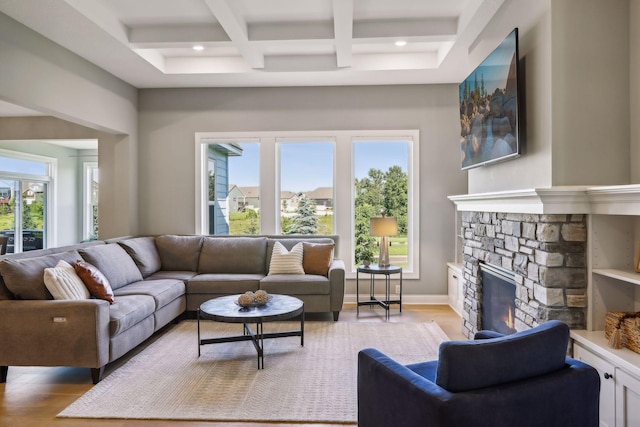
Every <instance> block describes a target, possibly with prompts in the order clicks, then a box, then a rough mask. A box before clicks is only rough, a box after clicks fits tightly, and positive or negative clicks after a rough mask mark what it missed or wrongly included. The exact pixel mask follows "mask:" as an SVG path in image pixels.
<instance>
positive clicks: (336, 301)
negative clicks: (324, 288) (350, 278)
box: [327, 259, 345, 313]
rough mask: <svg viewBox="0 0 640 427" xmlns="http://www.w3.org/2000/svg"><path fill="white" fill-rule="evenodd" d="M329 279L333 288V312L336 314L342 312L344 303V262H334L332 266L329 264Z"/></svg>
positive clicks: (337, 260)
mask: <svg viewBox="0 0 640 427" xmlns="http://www.w3.org/2000/svg"><path fill="white" fill-rule="evenodd" d="M327 277H328V278H329V285H330V286H331V311H333V312H334V313H336V312H339V311H340V310H342V303H343V302H344V286H345V284H344V277H345V267H344V261H342V260H340V259H334V260H332V261H331V264H329V273H328V274H327Z"/></svg>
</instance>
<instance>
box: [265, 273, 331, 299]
mask: <svg viewBox="0 0 640 427" xmlns="http://www.w3.org/2000/svg"><path fill="white" fill-rule="evenodd" d="M260 289H263V290H265V291H267V292H269V293H270V294H285V295H329V292H330V289H331V284H330V282H329V279H327V278H326V277H324V276H319V275H313V274H275V275H271V276H266V277H265V278H264V279H262V280H261V281H260Z"/></svg>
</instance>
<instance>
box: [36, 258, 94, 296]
mask: <svg viewBox="0 0 640 427" xmlns="http://www.w3.org/2000/svg"><path fill="white" fill-rule="evenodd" d="M44 285H45V286H46V287H47V289H48V290H49V292H50V293H51V295H53V299H59V300H69V299H71V300H82V299H89V298H90V297H91V293H90V292H89V290H88V289H87V287H86V286H85V285H84V283H83V282H82V279H81V278H80V276H78V273H76V270H75V268H73V266H72V265H71V264H69V263H68V262H66V261H64V260H60V261H58V263H57V264H56V266H55V267H48V268H45V269H44Z"/></svg>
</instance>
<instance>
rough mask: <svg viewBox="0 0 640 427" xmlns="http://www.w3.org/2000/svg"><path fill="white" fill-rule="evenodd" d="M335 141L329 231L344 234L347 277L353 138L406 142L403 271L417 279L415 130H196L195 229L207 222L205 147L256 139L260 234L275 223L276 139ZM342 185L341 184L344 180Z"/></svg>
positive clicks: (350, 271) (351, 273)
mask: <svg viewBox="0 0 640 427" xmlns="http://www.w3.org/2000/svg"><path fill="white" fill-rule="evenodd" d="M321 139H322V140H323V141H325V142H326V141H328V140H334V141H335V149H334V168H333V174H334V178H333V182H334V190H333V191H334V201H333V203H334V234H336V235H339V236H347V237H346V238H341V239H340V240H339V247H338V253H339V256H340V258H342V259H343V260H344V262H345V264H346V268H347V271H346V276H347V278H349V279H355V277H356V274H355V272H356V266H355V259H354V244H355V242H354V232H355V224H354V221H355V208H354V206H355V203H354V201H355V192H354V186H353V183H354V182H355V181H354V180H355V174H354V171H353V144H352V143H353V142H354V141H363V140H367V141H374V140H375V141H395V140H399V141H407V142H409V164H408V165H407V175H408V179H409V183H408V191H409V206H408V218H407V220H408V226H409V230H410V232H409V235H408V236H407V240H408V244H409V247H410V250H409V254H408V257H409V258H408V262H409V267H407V268H405V269H404V271H403V277H404V278H405V279H419V278H420V263H419V259H420V245H419V242H420V239H419V237H420V221H419V218H420V215H419V195H420V176H419V172H420V168H419V162H420V153H419V147H420V131H419V130H417V129H410V130H352V131H283V132H273V131H266V132H259V131H257V132H196V134H195V153H196V156H195V161H196V167H195V188H196V200H195V202H196V205H195V217H196V218H195V220H196V221H195V224H196V225H195V230H194V231H195V233H196V234H206V233H207V231H206V230H208V229H209V228H208V223H207V220H208V219H207V217H208V215H207V200H208V197H207V186H206V185H204V184H205V182H206V178H207V145H208V144H220V143H224V142H226V143H229V142H236V143H242V142H258V143H259V144H260V206H261V209H260V233H261V234H277V232H278V231H277V230H278V228H279V226H280V195H279V194H278V193H279V188H280V186H279V179H280V178H279V170H280V168H279V164H278V162H279V158H280V156H279V153H278V150H277V144H278V142H282V141H287V140H289V141H293V140H296V141H298V142H300V141H307V140H309V141H312V140H316V141H317V140H321ZM343 183H344V184H343Z"/></svg>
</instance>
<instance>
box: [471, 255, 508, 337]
mask: <svg viewBox="0 0 640 427" xmlns="http://www.w3.org/2000/svg"><path fill="white" fill-rule="evenodd" d="M480 272H481V278H482V309H481V310H482V315H481V321H482V329H488V330H492V331H495V332H500V333H503V334H512V333H514V332H516V329H515V326H514V316H515V308H516V282H515V273H514V272H512V271H509V270H506V269H504V268H501V267H497V266H495V265H492V264H487V263H482V262H481V263H480Z"/></svg>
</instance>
